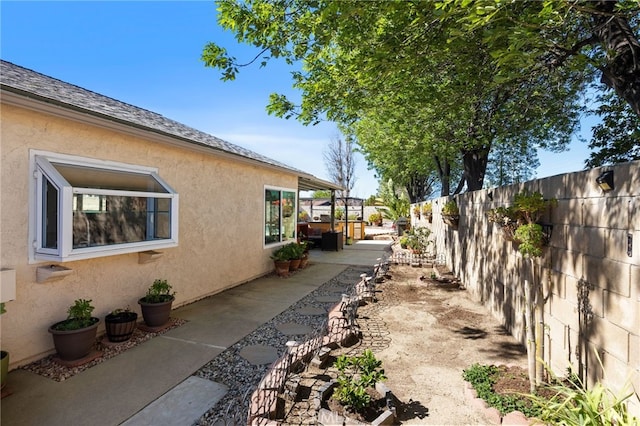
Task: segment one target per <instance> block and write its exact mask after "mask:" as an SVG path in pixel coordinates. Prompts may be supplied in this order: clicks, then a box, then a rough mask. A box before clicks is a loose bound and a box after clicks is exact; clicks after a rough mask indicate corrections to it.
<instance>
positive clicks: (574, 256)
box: [412, 161, 640, 413]
mask: <svg viewBox="0 0 640 426" xmlns="http://www.w3.org/2000/svg"><path fill="white" fill-rule="evenodd" d="M605 170H613V171H614V186H615V188H614V190H612V191H609V192H603V191H602V190H601V189H600V188H599V187H598V186H597V184H596V178H597V177H598V176H599V175H600V174H601V173H602V172H603V171H605ZM524 189H527V190H529V191H539V192H540V193H542V194H543V196H544V197H545V198H547V199H550V198H556V199H557V200H558V204H557V206H556V207H554V208H552V209H551V211H550V212H549V213H548V214H547V215H546V216H547V217H545V218H543V222H544V223H548V224H551V225H552V226H553V229H552V234H551V240H550V244H549V246H548V247H547V248H546V249H545V252H544V254H543V256H542V257H540V258H535V259H533V262H532V261H531V260H530V259H526V258H524V257H523V256H522V255H521V254H520V253H519V252H518V251H517V246H516V245H515V244H514V243H512V242H508V241H506V240H505V239H504V238H503V236H502V234H501V231H500V228H499V227H498V226H497V225H495V224H492V223H489V222H488V221H487V217H486V214H485V213H486V211H487V210H489V209H492V208H495V207H498V206H502V205H504V206H506V205H510V204H512V200H513V198H514V195H515V194H517V193H518V192H520V191H522V190H524ZM639 195H640V161H635V162H630V163H624V164H620V165H616V166H613V167H603V168H596V169H591V170H586V171H583V172H576V173H570V174H565V175H558V176H552V177H548V178H544V179H538V180H533V181H529V182H525V183H522V184H517V185H510V186H505V187H500V188H491V189H485V190H481V191H475V192H470V193H465V194H461V195H457V196H454V197H443V198H437V199H435V200H432V203H433V222H432V223H428V222H427V221H426V220H425V219H424V217H421V218H420V219H418V218H416V217H415V216H412V223H413V225H414V226H429V227H430V228H431V229H432V231H433V235H432V237H433V239H434V241H435V244H436V252H437V254H438V255H439V256H441V257H443V258H444V259H445V260H446V263H447V265H448V266H449V267H450V268H451V269H452V270H453V272H454V273H455V274H456V275H457V276H458V277H459V278H460V279H461V280H462V282H463V283H464V285H465V286H466V288H467V291H469V292H470V293H472V294H473V295H474V297H475V298H476V299H477V300H479V301H481V302H482V303H483V304H484V305H485V306H486V307H487V309H488V310H489V311H490V312H491V314H492V315H493V316H494V317H496V318H498V319H499V320H500V321H502V323H503V324H504V326H505V327H506V328H507V330H509V331H510V332H511V333H512V334H513V336H514V337H516V338H517V339H519V340H520V341H521V342H522V343H525V326H524V294H523V286H524V280H525V279H528V280H532V282H534V283H536V282H537V283H540V284H541V285H542V286H543V291H544V296H545V298H546V303H545V310H544V321H545V338H544V356H545V361H546V362H547V363H548V364H549V365H550V366H551V368H552V369H553V370H554V372H555V373H556V374H559V375H564V374H565V373H566V371H567V368H568V367H569V366H570V365H571V366H572V367H573V368H574V369H575V371H576V372H581V373H583V376H584V377H585V378H587V379H588V380H589V381H590V382H593V381H595V380H604V381H605V382H606V384H607V385H608V386H610V387H611V388H612V389H613V390H619V389H621V388H623V386H624V385H625V384H631V385H633V386H634V387H635V389H636V390H637V391H638V392H640V214H639V210H640V197H639ZM450 198H454V199H455V200H456V202H457V203H458V206H459V208H460V223H459V226H458V229H452V228H451V227H449V226H447V225H445V224H444V223H443V221H442V216H441V209H442V206H443V205H444V203H445V202H446V201H448V199H450ZM422 204H424V203H420V205H422ZM412 211H413V206H412ZM629 239H631V243H632V247H631V251H630V252H629V253H628V252H627V251H628V240H629ZM596 353H597V354H598V355H597V356H596ZM598 357H599V358H600V361H601V362H602V366H603V368H601V367H600V364H599V362H600V361H598ZM631 404H632V409H633V410H634V411H635V412H638V413H640V403H639V402H638V400H637V399H636V400H635V401H633V402H632V403H631Z"/></svg>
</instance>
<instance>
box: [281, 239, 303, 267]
mask: <svg viewBox="0 0 640 426" xmlns="http://www.w3.org/2000/svg"><path fill="white" fill-rule="evenodd" d="M285 247H286V249H287V250H288V252H289V259H290V262H289V270H290V271H295V270H297V269H298V268H300V263H301V262H302V256H303V255H304V248H302V246H300V244H298V243H290V244H287V245H286V246H285Z"/></svg>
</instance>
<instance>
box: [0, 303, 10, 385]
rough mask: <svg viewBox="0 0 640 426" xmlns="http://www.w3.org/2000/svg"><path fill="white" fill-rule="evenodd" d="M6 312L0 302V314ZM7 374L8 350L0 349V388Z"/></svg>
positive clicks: (4, 382) (4, 383) (5, 380)
mask: <svg viewBox="0 0 640 426" xmlns="http://www.w3.org/2000/svg"><path fill="white" fill-rule="evenodd" d="M5 312H7V311H6V310H5V309H4V303H0V315H2V314H4V313H5ZM8 375H9V352H7V351H0V389H4V387H5V385H6V384H7V377H8Z"/></svg>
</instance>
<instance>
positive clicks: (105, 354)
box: [20, 318, 187, 382]
mask: <svg viewBox="0 0 640 426" xmlns="http://www.w3.org/2000/svg"><path fill="white" fill-rule="evenodd" d="M170 321H171V324H170V325H169V326H168V327H166V328H164V329H162V330H160V331H158V332H155V333H150V332H147V331H142V330H140V329H138V328H136V329H135V330H134V332H133V335H132V336H131V338H130V339H129V340H127V341H126V342H122V343H118V344H106V345H105V344H103V343H102V340H98V342H97V344H96V350H98V351H102V355H101V356H100V357H98V358H96V359H94V360H92V361H91V362H88V363H86V364H83V365H79V366H76V367H66V366H64V365H61V364H59V363H57V362H56V361H55V357H56V355H55V354H53V355H49V356H48V357H45V358H42V359H39V360H37V361H34V362H32V363H31V364H27V365H24V366H22V367H20V368H21V369H23V370H28V371H31V372H33V373H36V374H39V375H41V376H43V377H47V378H49V379H51V380H55V381H56V382H63V381H65V380H66V379H68V378H70V377H73V376H74V375H76V374H78V373H80V372H82V371H84V370H86V369H87V368H91V367H93V366H96V365H98V364H100V363H102V362H104V361H106V360H108V359H109V358H113V357H114V356H117V355H119V354H121V353H122V352H124V351H126V350H129V349H131V348H133V347H134V346H137V345H139V344H140V343H142V342H146V341H147V340H149V339H153V338H154V337H156V336H158V335H160V334H164V333H166V332H167V331H169V330H172V329H174V328H176V327H180V326H181V325H183V324H186V322H187V321H185V320H183V319H179V318H171V319H170Z"/></svg>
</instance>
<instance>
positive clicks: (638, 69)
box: [593, 1, 640, 116]
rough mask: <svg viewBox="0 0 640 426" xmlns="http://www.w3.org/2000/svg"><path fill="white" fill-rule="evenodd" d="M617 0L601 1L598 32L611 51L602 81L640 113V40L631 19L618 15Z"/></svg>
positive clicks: (599, 37) (595, 19)
mask: <svg viewBox="0 0 640 426" xmlns="http://www.w3.org/2000/svg"><path fill="white" fill-rule="evenodd" d="M616 3H617V2H616V1H599V2H598V3H597V4H596V5H595V8H596V10H597V11H598V12H600V13H595V14H594V15H593V23H594V25H595V28H594V31H593V32H594V35H595V36H596V37H597V39H598V40H599V41H600V43H601V44H602V45H603V47H604V50H605V51H606V52H607V65H606V66H605V67H604V68H603V69H602V77H601V82H602V83H604V84H606V85H607V86H608V87H610V88H612V89H614V90H615V91H616V93H617V94H618V96H620V97H621V98H623V99H624V100H625V101H627V102H628V103H629V105H631V107H632V108H633V110H634V111H635V113H636V114H637V115H638V116H640V42H639V41H638V38H637V37H636V35H635V34H634V33H633V31H632V29H631V26H630V25H629V22H628V21H627V19H626V18H625V17H623V16H618V15H615V13H614V12H615V6H616Z"/></svg>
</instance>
